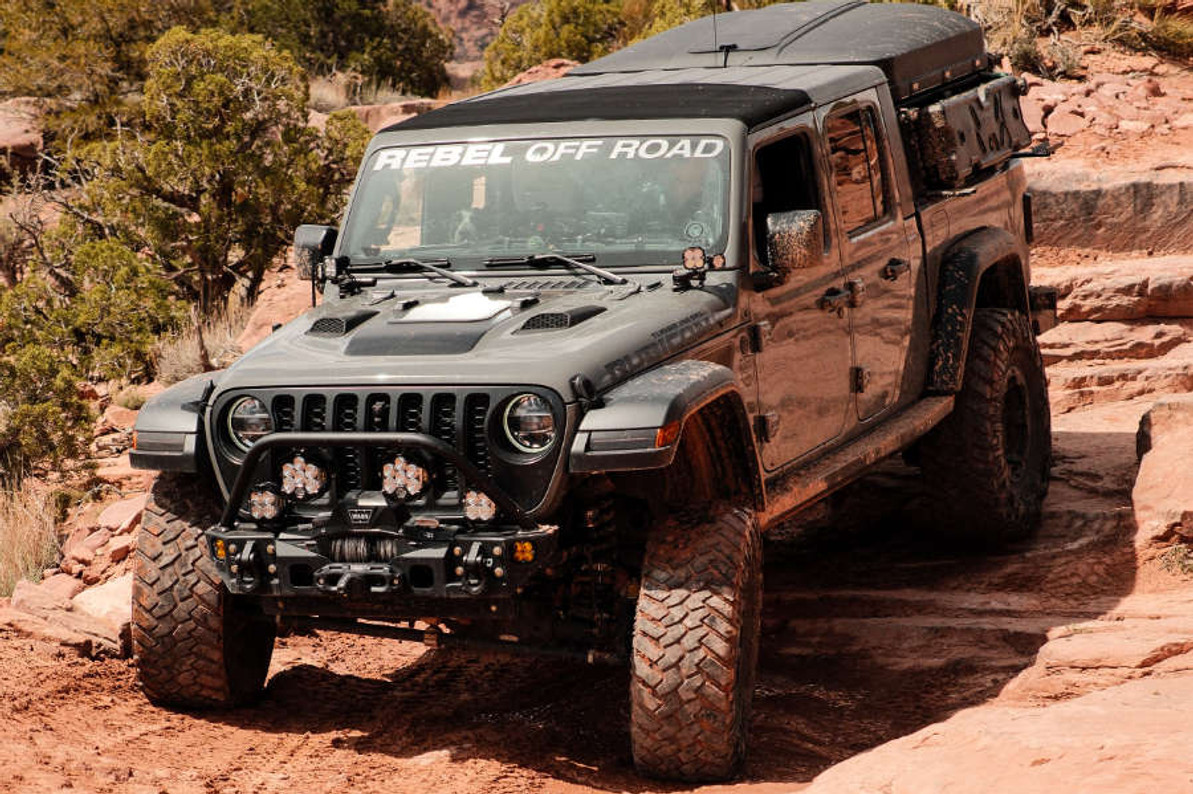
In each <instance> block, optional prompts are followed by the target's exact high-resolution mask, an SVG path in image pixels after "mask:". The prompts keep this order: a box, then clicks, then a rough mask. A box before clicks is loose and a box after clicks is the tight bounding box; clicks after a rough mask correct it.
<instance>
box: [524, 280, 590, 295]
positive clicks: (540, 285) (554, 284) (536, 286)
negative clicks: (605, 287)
mask: <svg viewBox="0 0 1193 794" xmlns="http://www.w3.org/2000/svg"><path fill="white" fill-rule="evenodd" d="M501 286H503V287H505V290H506V292H555V291H559V292H570V291H572V290H580V289H594V288H598V289H599V288H600V285H599V284H597V283H595V282H592V281H589V280H588V279H583V278H527V279H521V280H518V281H507V282H505V283H504V284H502V285H501Z"/></svg>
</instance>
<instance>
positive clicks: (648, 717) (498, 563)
mask: <svg viewBox="0 0 1193 794" xmlns="http://www.w3.org/2000/svg"><path fill="white" fill-rule="evenodd" d="M1020 88H1021V87H1020V85H1019V84H1018V83H1017V81H1016V80H1014V79H1013V78H1011V77H1009V76H1006V75H1002V74H999V73H997V72H996V71H994V70H993V69H992V60H991V58H990V56H989V55H988V54H987V52H986V50H985V47H984V44H983V39H982V34H981V31H980V29H979V27H978V26H977V25H976V24H975V23H973V22H972V21H970V20H968V19H966V18H965V17H963V16H960V15H958V14H954V13H951V12H948V11H944V10H942V9H939V8H935V7H930V6H917V5H885V4H884V5H869V4H867V3H864V2H856V1H855V0H822V1H819V2H806V3H798V4H791V5H777V6H771V7H768V8H765V9H762V10H757V11H748V12H739V13H732V14H723V15H719V16H718V17H717V18H716V19H715V21H714V20H713V19H710V18H706V19H702V20H699V21H696V22H692V23H689V24H687V25H684V26H682V27H679V28H676V29H674V30H672V31H669V32H667V33H664V34H661V35H659V36H656V37H654V38H651V39H648V40H646V41H644V42H642V43H640V44H637V45H635V46H632V47H629V48H627V49H624V50H622V51H619V52H616V53H614V54H613V55H610V56H608V57H606V58H602V59H600V60H598V61H595V62H592V63H589V64H587V65H585V66H582V67H580V68H577V69H575V70H574V71H573V72H572V73H571V74H570V75H568V76H567V77H564V78H561V79H558V80H553V81H549V82H543V83H537V84H531V85H523V86H516V87H512V88H506V89H502V90H499V91H495V92H492V93H488V94H484V95H481V96H477V97H474V98H470V99H467V100H464V101H460V102H456V103H454V104H451V105H449V106H447V107H445V108H442V109H440V110H437V111H434V112H431V113H427V114H425V115H421V116H417V117H415V118H412V119H409V120H407V121H405V122H402V123H400V124H397V125H395V126H392V127H390V128H388V129H385V130H383V131H381V132H380V133H378V134H377V136H376V137H375V138H374V140H373V141H372V143H371V145H370V146H369V149H368V152H367V154H366V155H365V158H364V162H363V164H362V166H361V169H360V174H359V176H358V178H357V180H356V184H355V186H354V188H353V192H352V196H351V201H350V205H349V207H348V209H347V211H346V214H345V217H344V219H343V223H342V226H341V228H339V229H333V228H330V227H322V226H303V227H300V228H299V229H298V231H297V232H296V235H295V251H296V257H297V260H298V263H299V269H300V272H301V273H302V274H303V275H304V276H305V277H307V278H309V279H311V288H312V303H313V304H314V303H316V302H317V301H316V300H315V297H316V292H321V293H322V296H323V297H322V301H321V302H319V305H318V306H317V307H316V308H313V309H312V310H311V311H310V312H308V313H306V314H305V315H303V316H301V317H299V318H298V319H296V320H294V321H293V322H290V323H289V324H287V325H286V326H285V327H283V328H280V329H279V330H277V331H276V332H275V333H274V334H273V335H272V336H271V337H270V338H269V339H268V340H266V341H265V342H263V343H262V344H260V345H258V346H257V347H256V348H254V349H253V350H251V351H249V352H248V353H247V354H246V355H245V356H244V357H243V358H242V359H240V360H239V361H238V362H237V363H236V364H234V365H233V366H231V367H229V368H228V369H227V370H225V371H223V372H216V373H208V374H206V375H203V376H200V377H197V378H194V379H192V380H189V381H186V382H183V383H181V384H178V385H177V386H174V387H173V388H171V389H169V390H167V391H166V392H164V393H162V394H161V395H159V396H158V397H156V398H154V399H153V400H151V401H150V402H149V403H148V404H147V405H146V406H145V407H144V409H143V410H142V411H141V414H140V416H139V418H138V420H137V427H136V442H135V449H134V451H133V453H132V459H133V462H134V464H135V465H137V466H140V467H143V468H148V469H156V470H159V471H162V472H163V475H162V476H161V477H159V479H158V480H157V484H156V485H155V487H154V490H153V495H152V499H151V500H150V504H149V507H148V508H147V511H146V515H145V519H144V523H143V526H142V528H141V530H140V535H139V538H138V544H137V555H136V578H135V590H134V604H133V610H134V633H133V642H134V649H135V656H136V664H137V668H138V671H139V675H140V680H141V683H142V685H143V688H144V691H145V692H146V694H147V695H148V696H149V698H150V699H151V700H152V701H154V702H155V703H161V704H167V705H172V706H180V707H187V708H190V707H198V706H226V705H235V704H240V703H243V702H247V701H251V700H252V699H253V697H254V696H255V695H257V694H258V693H259V692H260V691H261V690H262V688H263V686H264V682H265V677H266V672H267V669H268V666H269V660H270V655H271V652H272V648H273V644H274V639H275V636H276V631H277V630H278V629H279V627H281V628H286V627H290V626H295V625H306V626H313V627H322V628H329V629H334V630H340V631H354V632H358V633H361V634H367V635H379V636H387V637H397V638H402V639H413V640H417V641H420V642H425V643H426V644H428V645H431V646H434V647H443V648H450V647H463V648H474V649H475V648H480V649H496V650H500V651H507V652H528V653H548V654H555V655H566V656H574V657H576V658H579V659H586V660H588V661H593V662H595V661H601V662H614V663H623V664H628V666H629V668H630V714H631V731H630V735H631V739H632V745H633V747H632V749H633V755H634V759H635V762H636V764H637V765H638V768H639V769H640V770H641V771H642V772H643V773H646V774H650V775H656V776H666V777H675V778H682V779H689V780H712V779H723V778H726V777H729V776H731V775H733V774H734V773H735V772H736V771H737V770H738V769H739V768H740V765H741V763H742V760H743V758H744V754H745V747H746V732H747V730H746V729H747V725H748V721H749V720H748V715H749V707H750V700H751V695H752V692H753V680H754V667H755V660H756V657H757V650H758V639H759V619H760V612H761V603H762V538H763V534H764V533H765V532H766V530H767V529H768V528H769V527H772V526H774V525H775V524H776V523H777V522H779V521H782V520H784V519H785V518H786V517H789V516H791V515H793V514H794V513H796V512H797V511H799V510H800V509H802V508H805V507H807V506H808V505H810V504H813V503H815V502H816V501H818V500H820V499H822V498H824V497H825V496H826V495H828V494H830V493H832V492H833V491H835V490H836V489H838V488H840V487H841V486H843V485H845V484H847V483H849V482H851V481H853V480H855V479H856V478H858V477H859V476H860V475H862V474H864V473H865V472H866V471H867V470H868V469H869V468H870V467H872V466H873V464H875V463H878V462H880V461H882V460H884V459H885V458H887V457H889V456H891V455H894V454H897V453H903V454H904V456H905V458H906V459H907V460H909V461H911V462H913V463H914V464H915V465H918V466H920V467H922V470H923V474H924V477H925V478H926V480H927V483H928V487H929V489H930V493H932V494H933V495H934V499H933V501H934V503H935V507H936V508H937V510H936V513H937V519H938V524H939V529H940V531H941V532H942V533H944V534H946V535H948V536H951V537H952V538H954V539H957V540H968V541H972V542H975V543H979V544H992V543H996V542H1002V541H1007V540H1014V539H1018V538H1022V537H1024V536H1026V535H1027V534H1029V533H1030V532H1031V530H1032V529H1033V527H1034V526H1035V524H1036V523H1037V521H1038V520H1039V517H1040V513H1041V502H1042V501H1043V498H1044V495H1045V491H1046V489H1047V486H1048V477H1049V466H1050V458H1051V451H1050V443H1051V439H1050V430H1049V413H1048V397H1047V392H1046V388H1045V378H1044V372H1043V367H1042V364H1041V358H1040V354H1039V351H1038V347H1037V344H1036V336H1035V335H1036V333H1037V332H1038V331H1039V330H1040V328H1041V327H1042V324H1046V323H1049V322H1051V321H1054V317H1055V295H1054V294H1049V293H1048V292H1047V291H1044V290H1038V289H1033V288H1031V286H1030V273H1029V269H1028V242H1029V240H1030V235H1031V206H1030V197H1029V195H1027V194H1026V193H1025V190H1024V177H1023V171H1022V168H1021V167H1020V166H1019V164H1018V162H1017V160H1016V159H1015V158H1016V157H1018V156H1021V154H1022V153H1021V152H1020V150H1022V149H1024V148H1025V147H1026V146H1027V145H1028V144H1029V143H1030V136H1029V134H1028V131H1027V129H1026V127H1025V126H1024V123H1023V121H1022V119H1021V118H1020V111H1019V99H1018V97H1019V93H1020Z"/></svg>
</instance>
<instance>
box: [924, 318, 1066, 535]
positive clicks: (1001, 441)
mask: <svg viewBox="0 0 1193 794" xmlns="http://www.w3.org/2000/svg"><path fill="white" fill-rule="evenodd" d="M919 453H920V460H921V463H922V465H923V471H924V477H925V480H926V484H927V488H928V493H929V498H930V499H931V500H932V502H933V504H934V505H935V507H936V511H935V512H936V513H937V515H938V521H937V524H938V527H939V530H940V531H941V533H942V534H944V535H947V536H949V537H953V538H956V539H958V540H964V541H969V542H976V543H978V544H980V545H993V544H997V543H1002V542H1007V541H1013V540H1019V539H1022V538H1024V537H1027V536H1029V535H1030V534H1031V533H1032V532H1033V531H1034V530H1035V529H1036V527H1037V526H1038V525H1039V521H1040V514H1041V512H1042V509H1043V502H1044V497H1045V495H1046V494H1047V493H1048V478H1049V473H1050V471H1051V466H1052V422H1051V417H1050V415H1049V406H1048V386H1047V381H1046V378H1045V375H1044V363H1043V360H1042V358H1041V357H1040V351H1039V347H1038V345H1037V344H1036V339H1035V334H1034V333H1033V332H1032V329H1031V324H1030V322H1029V320H1028V319H1027V317H1025V316H1024V315H1022V314H1020V313H1018V312H1014V311H1010V310H1007V309H978V310H977V311H976V312H975V313H974V318H973V330H972V332H971V336H970V343H969V354H968V356H967V357H966V361H965V379H964V382H963V384H962V387H961V391H960V393H959V394H958V395H957V402H956V405H955V406H954V408H953V412H952V414H951V415H950V416H949V418H948V419H946V420H945V421H944V422H942V423H941V424H940V425H939V426H937V427H936V428H935V429H934V430H933V431H932V432H931V433H930V434H929V435H928V436H927V437H925V439H924V441H923V443H922V444H921V446H920V450H919Z"/></svg>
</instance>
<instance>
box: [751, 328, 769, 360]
mask: <svg viewBox="0 0 1193 794" xmlns="http://www.w3.org/2000/svg"><path fill="white" fill-rule="evenodd" d="M770 330H771V325H770V323H769V322H767V321H766V320H763V321H762V322H759V323H755V324H754V325H751V326H750V352H751V353H761V352H762V348H764V347H766V343H767V342H769V341H770Z"/></svg>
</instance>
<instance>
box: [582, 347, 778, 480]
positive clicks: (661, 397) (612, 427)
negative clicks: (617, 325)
mask: <svg viewBox="0 0 1193 794" xmlns="http://www.w3.org/2000/svg"><path fill="white" fill-rule="evenodd" d="M728 395H733V396H736V397H737V403H738V404H739V405H740V404H741V399H740V392H739V391H738V388H737V379H736V378H735V377H734V374H733V371H732V370H730V369H729V368H728V367H726V366H723V365H721V364H715V363H712V362H709V361H697V360H686V361H678V362H675V363H672V364H666V365H664V366H661V367H657V368H655V369H652V370H650V371H648V372H644V373H642V374H641V375H638V376H637V377H635V378H632V379H630V380H629V381H626V382H625V383H622V384H621V385H619V386H617V387H615V388H614V389H612V390H610V391H609V392H608V393H607V394H606V395H605V396H604V399H603V405H602V406H601V407H600V408H594V409H592V410H590V411H588V413H586V414H585V416H584V418H583V420H581V422H580V426H579V428H578V429H577V431H576V436H575V438H574V439H573V441H572V448H571V453H570V456H569V460H568V464H569V466H568V468H569V470H570V471H571V472H572V473H574V474H575V473H579V474H585V473H595V472H610V471H640V470H643V469H658V468H663V467H665V466H669V465H670V464H671V462H672V461H674V460H675V453H676V450H677V449H678V448H679V441H680V438H681V436H682V431H683V424H684V422H685V421H687V419H688V418H689V417H691V416H693V415H694V414H695V413H696V412H697V411H699V410H700V409H701V408H703V407H705V406H706V405H708V404H710V403H712V402H713V401H715V400H717V399H719V398H721V397H725V396H728ZM744 415H745V414H744V409H743V412H742V416H743V417H744ZM745 427H747V428H748V424H747V425H745ZM748 435H749V434H747V436H748ZM748 443H749V450H747V451H748V452H753V438H752V437H750V438H749V439H748ZM755 454H756V453H755Z"/></svg>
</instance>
